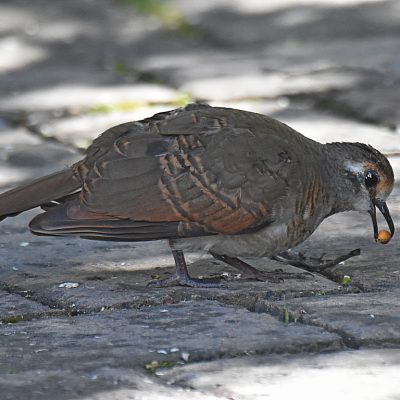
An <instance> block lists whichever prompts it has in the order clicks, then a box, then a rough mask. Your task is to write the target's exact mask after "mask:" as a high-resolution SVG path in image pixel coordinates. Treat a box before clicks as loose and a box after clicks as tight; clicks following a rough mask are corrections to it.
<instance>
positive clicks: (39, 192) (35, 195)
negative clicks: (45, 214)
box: [0, 168, 81, 221]
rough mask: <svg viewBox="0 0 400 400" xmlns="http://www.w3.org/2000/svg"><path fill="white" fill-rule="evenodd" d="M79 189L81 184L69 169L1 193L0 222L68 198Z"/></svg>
mask: <svg viewBox="0 0 400 400" xmlns="http://www.w3.org/2000/svg"><path fill="white" fill-rule="evenodd" d="M80 187H81V182H80V180H79V178H78V177H77V176H76V175H75V173H74V170H73V169H72V168H71V169H66V170H63V171H60V172H56V173H54V174H51V175H47V176H45V177H43V178H39V179H37V180H34V181H33V182H30V183H27V184H25V185H22V186H20V187H17V188H15V189H12V190H10V191H8V192H5V193H2V194H0V221H1V220H3V219H4V218H7V217H12V216H15V215H17V214H19V213H21V212H23V211H26V210H30V209H31V208H35V207H37V206H41V205H45V204H47V203H50V202H52V201H54V200H58V199H60V198H62V197H65V196H68V195H69V194H71V193H73V192H75V191H77V190H78V189H79V188H80Z"/></svg>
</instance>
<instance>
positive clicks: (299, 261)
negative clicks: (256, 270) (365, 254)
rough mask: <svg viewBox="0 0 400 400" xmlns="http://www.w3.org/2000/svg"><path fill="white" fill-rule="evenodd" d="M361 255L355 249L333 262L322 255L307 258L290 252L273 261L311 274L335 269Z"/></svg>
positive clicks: (358, 250) (279, 255)
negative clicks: (336, 266)
mask: <svg viewBox="0 0 400 400" xmlns="http://www.w3.org/2000/svg"><path fill="white" fill-rule="evenodd" d="M359 255H360V249H355V250H352V251H350V252H349V253H347V254H344V255H342V256H339V257H337V258H335V259H333V260H332V259H327V260H324V259H323V256H324V255H322V256H321V257H306V256H305V255H304V254H302V253H295V252H292V251H290V250H288V251H284V252H283V253H280V254H278V255H277V256H275V257H273V259H274V260H276V261H279V262H283V263H285V264H289V265H293V266H294V267H298V268H301V269H305V270H306V271H309V272H322V271H324V270H326V269H327V268H331V267H334V266H335V265H338V264H339V263H341V262H343V261H345V260H348V259H349V258H351V257H355V256H359Z"/></svg>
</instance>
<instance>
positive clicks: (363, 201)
mask: <svg viewBox="0 0 400 400" xmlns="http://www.w3.org/2000/svg"><path fill="white" fill-rule="evenodd" d="M331 145H332V146H335V147H336V149H335V151H334V153H335V154H336V155H337V160H340V162H341V163H342V165H341V168H340V169H341V171H343V172H342V173H343V175H344V178H345V181H346V189H345V190H346V191H347V193H346V195H344V196H343V198H342V199H343V201H344V202H345V204H346V205H345V207H346V208H347V209H348V210H356V211H361V212H368V213H369V214H370V215H371V219H372V225H373V229H374V237H375V240H377V239H378V223H377V218H376V209H378V210H379V211H380V212H381V213H382V215H383V216H384V218H385V220H386V222H387V224H388V227H389V230H390V233H391V236H393V234H394V230H395V228H394V224H393V220H392V217H391V215H390V212H389V209H388V207H387V205H386V199H387V198H388V196H389V194H390V193H391V191H392V189H393V185H394V174H393V169H392V167H391V165H390V163H389V161H388V159H387V158H386V157H385V156H384V155H383V154H382V153H380V152H379V151H378V150H376V149H374V148H373V147H372V146H369V145H365V144H362V143H332V144H331Z"/></svg>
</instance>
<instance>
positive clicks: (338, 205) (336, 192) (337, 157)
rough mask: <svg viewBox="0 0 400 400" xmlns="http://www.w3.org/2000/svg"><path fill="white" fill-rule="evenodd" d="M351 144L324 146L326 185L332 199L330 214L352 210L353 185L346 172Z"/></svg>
mask: <svg viewBox="0 0 400 400" xmlns="http://www.w3.org/2000/svg"><path fill="white" fill-rule="evenodd" d="M350 146H351V143H341V142H333V143H327V144H326V145H325V151H326V160H327V181H328V182H327V184H328V185H329V192H330V193H331V196H332V199H331V202H332V212H331V215H332V214H336V213H339V212H343V211H351V210H353V201H352V200H353V198H354V183H353V182H352V180H351V178H350V174H349V170H348V163H349V160H351V150H350Z"/></svg>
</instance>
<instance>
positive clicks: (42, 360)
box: [0, 301, 342, 399]
mask: <svg viewBox="0 0 400 400" xmlns="http://www.w3.org/2000/svg"><path fill="white" fill-rule="evenodd" d="M250 338H251V339H250ZM341 346H342V344H341V339H340V337H339V336H337V335H336V334H332V333H328V332H326V331H324V330H322V329H320V328H316V327H309V326H304V325H299V324H289V325H285V324H284V323H283V322H280V321H278V320H277V319H275V318H273V317H271V316H269V315H264V314H255V313H251V312H249V311H247V310H244V309H243V308H240V307H233V306H225V305H221V304H219V303H217V302H210V301H202V302H194V301H191V302H182V303H179V304H174V305H168V306H161V307H144V308H142V309H140V310H125V311H114V312H108V311H107V312H102V313H97V314H93V315H88V316H77V317H73V318H52V319H50V320H40V321H30V322H29V323H25V322H21V323H19V324H14V325H6V326H2V327H0V349H1V351H0V353H1V354H3V355H4V356H3V359H2V361H3V363H5V365H3V367H2V369H1V370H2V374H1V375H0V385H1V387H2V392H3V396H5V397H3V398H4V399H15V398H16V397H15V396H16V395H17V396H18V397H19V398H23V396H24V394H25V395H26V394H27V393H30V396H29V397H30V398H31V399H36V398H43V397H40V396H45V397H51V395H52V393H54V392H55V391H56V390H58V391H59V392H58V395H57V398H71V396H76V395H77V394H80V395H87V394H89V393H92V392H98V391H103V390H107V389H110V388H113V387H114V388H115V387H116V386H120V387H124V386H125V384H126V383H125V382H124V381H123V377H124V375H122V379H121V378H119V377H118V374H116V376H112V374H110V375H111V376H110V375H109V376H107V374H105V373H104V369H106V371H107V369H113V368H115V369H117V370H118V369H122V370H123V369H131V371H132V375H135V374H136V373H137V372H139V373H140V372H141V371H142V372H143V371H144V370H145V366H146V365H147V364H149V363H151V362H152V361H158V362H159V363H161V362H168V363H169V365H173V364H176V363H180V362H183V361H185V362H196V361H201V360H210V359H216V358H221V357H234V356H239V355H248V354H253V353H257V354H269V353H272V354H273V353H282V352H284V353H298V352H302V351H319V350H337V349H340V348H341ZM125 376H126V375H125ZM128 384H129V382H128Z"/></svg>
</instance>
